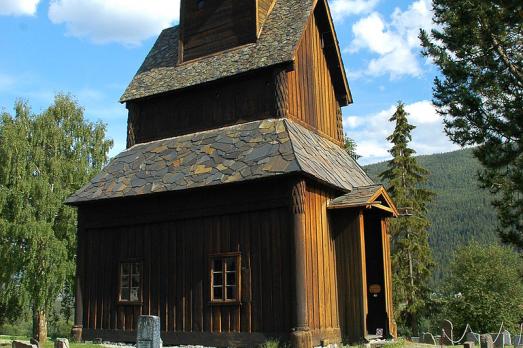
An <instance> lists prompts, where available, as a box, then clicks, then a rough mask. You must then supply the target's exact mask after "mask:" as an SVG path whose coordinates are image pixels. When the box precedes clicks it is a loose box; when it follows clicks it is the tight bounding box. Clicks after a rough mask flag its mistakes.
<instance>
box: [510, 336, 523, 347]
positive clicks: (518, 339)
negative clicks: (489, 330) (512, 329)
mask: <svg viewBox="0 0 523 348" xmlns="http://www.w3.org/2000/svg"><path fill="white" fill-rule="evenodd" d="M512 344H513V345H514V348H523V335H514V336H512Z"/></svg>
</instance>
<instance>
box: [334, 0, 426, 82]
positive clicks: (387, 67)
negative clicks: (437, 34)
mask: <svg viewBox="0 0 523 348" xmlns="http://www.w3.org/2000/svg"><path fill="white" fill-rule="evenodd" d="M431 27H432V7H431V5H430V0H416V1H414V2H413V3H412V4H411V5H410V6H409V7H408V9H407V10H405V11H402V10H400V9H399V8H396V9H395V10H394V12H393V13H392V15H391V19H390V21H389V22H387V21H386V20H384V19H383V18H382V16H381V15H380V14H379V13H377V12H372V13H371V14H369V15H368V16H367V17H364V18H362V19H360V20H359V21H357V22H356V23H355V24H354V25H353V26H352V32H353V34H354V39H353V42H352V44H351V46H350V47H348V48H347V49H345V50H344V51H345V52H348V53H356V52H359V51H361V50H367V51H370V52H371V53H373V54H375V55H377V57H375V58H372V59H371V60H370V61H369V63H368V65H367V69H366V70H365V71H362V72H360V73H359V74H357V73H353V76H355V77H358V76H363V75H370V76H380V75H386V74H389V75H390V77H391V78H393V79H394V78H398V77H401V76H404V75H409V76H420V75H421V73H422V68H421V66H420V63H419V61H418V57H419V48H420V43H419V39H418V35H419V30H420V28H423V29H425V30H430V28H431Z"/></svg>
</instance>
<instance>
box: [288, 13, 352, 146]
mask: <svg viewBox="0 0 523 348" xmlns="http://www.w3.org/2000/svg"><path fill="white" fill-rule="evenodd" d="M321 33H322V31H321V30H320V28H319V25H318V20H317V16H316V15H314V16H311V17H310V18H309V22H308V25H307V28H306V30H305V33H304V35H303V37H302V40H301V42H300V45H299V46H298V50H297V53H296V59H295V69H294V70H293V71H290V72H289V73H288V74H289V115H290V117H291V118H294V119H296V120H298V121H300V122H302V123H304V124H306V125H309V126H310V127H312V128H313V129H316V130H317V131H319V132H320V133H322V134H324V135H326V136H328V137H329V138H331V139H332V140H335V141H336V142H341V141H342V137H341V133H340V130H339V126H340V124H339V122H338V120H337V114H338V109H339V103H338V101H337V99H336V94H335V91H334V87H333V83H332V79H331V73H330V71H329V66H328V63H327V58H326V56H325V53H324V50H323V47H322V45H323V44H322V36H321V35H322V34H321Z"/></svg>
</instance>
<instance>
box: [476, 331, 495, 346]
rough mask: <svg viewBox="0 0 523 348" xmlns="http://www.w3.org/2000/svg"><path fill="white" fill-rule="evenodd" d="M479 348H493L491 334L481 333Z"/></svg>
mask: <svg viewBox="0 0 523 348" xmlns="http://www.w3.org/2000/svg"><path fill="white" fill-rule="evenodd" d="M479 341H480V347H481V348H494V342H493V341H492V336H491V335H489V334H485V335H481V336H480V338H479Z"/></svg>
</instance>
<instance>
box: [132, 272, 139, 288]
mask: <svg viewBox="0 0 523 348" xmlns="http://www.w3.org/2000/svg"><path fill="white" fill-rule="evenodd" d="M131 279H132V281H131V286H132V287H133V288H137V287H139V286H140V276H139V275H133V277H132V278H131Z"/></svg>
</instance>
